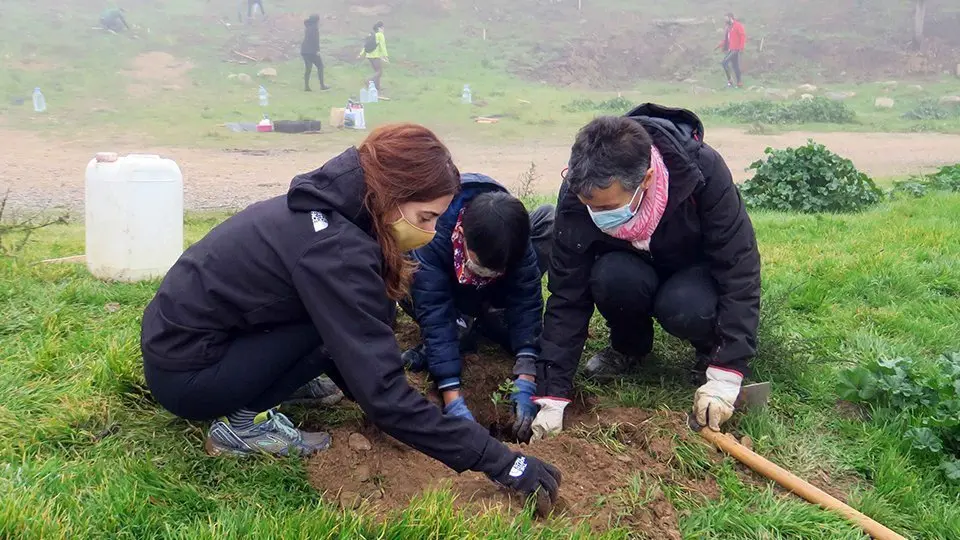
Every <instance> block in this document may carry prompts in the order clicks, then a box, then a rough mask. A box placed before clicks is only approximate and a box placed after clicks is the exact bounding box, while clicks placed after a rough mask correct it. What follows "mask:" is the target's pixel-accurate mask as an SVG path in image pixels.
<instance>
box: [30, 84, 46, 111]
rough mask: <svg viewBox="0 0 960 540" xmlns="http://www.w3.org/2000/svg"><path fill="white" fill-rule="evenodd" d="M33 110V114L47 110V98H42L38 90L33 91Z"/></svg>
mask: <svg viewBox="0 0 960 540" xmlns="http://www.w3.org/2000/svg"><path fill="white" fill-rule="evenodd" d="M33 110H34V111H35V112H45V111H46V110H47V98H45V97H43V92H41V91H40V88H39V87H37V88H34V89H33Z"/></svg>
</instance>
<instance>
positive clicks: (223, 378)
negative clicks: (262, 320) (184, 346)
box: [143, 322, 345, 420]
mask: <svg viewBox="0 0 960 540" xmlns="http://www.w3.org/2000/svg"><path fill="white" fill-rule="evenodd" d="M143 364H144V365H143V371H144V376H145V377H146V379H147V386H149V387H150V392H151V393H152V394H153V396H154V397H155V398H156V400H157V401H159V402H160V404H161V405H163V407H164V408H165V409H167V410H168V411H170V412H172V413H173V414H175V415H177V416H179V417H181V418H186V419H188V420H210V419H213V418H217V417H220V416H225V415H227V414H229V413H232V412H235V411H237V410H239V409H248V410H253V411H265V410H267V409H270V408H272V407H275V406H277V405H279V404H280V402H281V401H283V400H284V399H286V398H287V397H289V396H290V395H291V394H293V392H294V391H295V390H297V389H298V388H300V387H301V386H303V385H304V384H306V383H307V382H308V381H310V380H311V379H314V378H316V377H318V376H320V375H322V374H324V373H327V374H328V375H330V377H331V378H332V379H333V380H334V382H336V383H337V385H338V386H340V388H345V386H344V384H342V382H343V381H342V378H341V377H340V374H339V372H338V371H337V370H336V369H335V368H334V366H333V360H332V359H331V358H330V356H329V355H328V354H327V352H326V349H325V348H324V347H323V341H322V340H321V339H320V334H319V333H317V330H316V329H315V328H314V326H313V324H311V323H309V322H306V323H302V324H295V325H291V326H284V327H279V328H275V329H272V330H269V331H261V332H255V333H251V334H244V335H240V336H237V337H236V338H235V339H234V340H233V342H232V343H231V344H230V346H229V347H228V348H227V350H226V352H225V353H224V355H223V357H222V358H220V360H219V361H217V363H215V364H213V365H211V366H208V367H206V368H203V369H199V370H196V371H165V370H162V369H159V368H157V367H154V366H153V364H152V363H151V362H150V359H149V358H148V357H146V356H145V357H144V363H143Z"/></svg>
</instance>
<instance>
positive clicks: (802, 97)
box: [800, 94, 813, 101]
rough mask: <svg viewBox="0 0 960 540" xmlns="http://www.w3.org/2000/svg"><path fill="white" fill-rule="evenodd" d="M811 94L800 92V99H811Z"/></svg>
mask: <svg viewBox="0 0 960 540" xmlns="http://www.w3.org/2000/svg"><path fill="white" fill-rule="evenodd" d="M812 100H813V94H800V101H812Z"/></svg>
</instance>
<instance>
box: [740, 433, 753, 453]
mask: <svg viewBox="0 0 960 540" xmlns="http://www.w3.org/2000/svg"><path fill="white" fill-rule="evenodd" d="M740 444H741V445H743V447H744V448H746V449H747V450H753V439H751V438H750V436H749V435H744V436H743V437H741V438H740Z"/></svg>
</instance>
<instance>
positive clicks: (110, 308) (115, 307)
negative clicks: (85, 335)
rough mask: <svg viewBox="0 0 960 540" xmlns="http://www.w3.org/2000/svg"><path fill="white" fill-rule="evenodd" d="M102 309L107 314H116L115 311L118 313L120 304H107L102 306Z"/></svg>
mask: <svg viewBox="0 0 960 540" xmlns="http://www.w3.org/2000/svg"><path fill="white" fill-rule="evenodd" d="M103 309H104V310H105V311H106V312H107V313H116V312H117V311H120V304H118V303H116V302H109V303H107V304H105V305H104V306H103Z"/></svg>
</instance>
